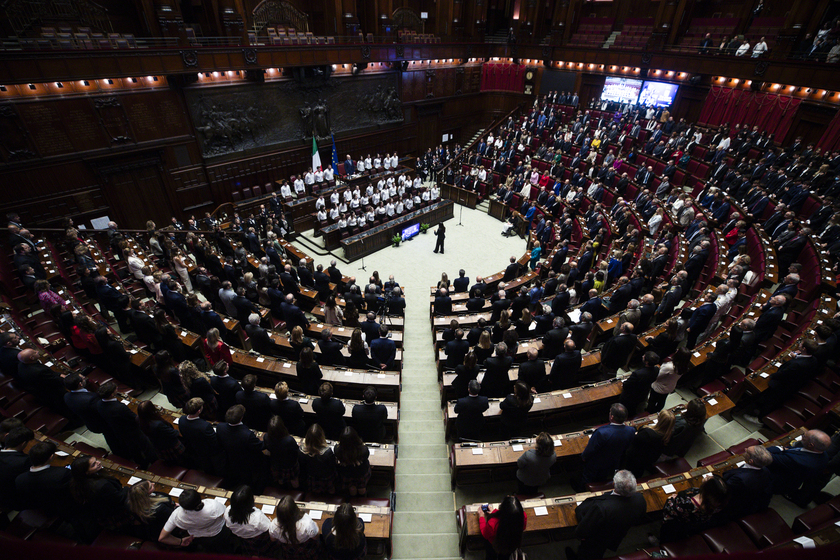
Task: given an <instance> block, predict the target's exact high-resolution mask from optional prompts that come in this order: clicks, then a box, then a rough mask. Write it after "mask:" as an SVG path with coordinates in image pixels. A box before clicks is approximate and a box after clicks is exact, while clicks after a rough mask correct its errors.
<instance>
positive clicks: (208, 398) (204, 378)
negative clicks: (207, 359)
mask: <svg viewBox="0 0 840 560" xmlns="http://www.w3.org/2000/svg"><path fill="white" fill-rule="evenodd" d="M178 373H179V374H180V375H181V381H182V382H183V383H184V387H186V388H187V390H188V391H189V392H190V398H196V397H198V398H200V399H201V400H203V401H204V410H203V412H202V413H201V417H202V418H204V419H205V420H214V419H215V418H216V410H218V408H219V403H218V401H217V400H216V391H214V390H213V387H211V386H210V376H209V375H207V374H206V373H204V372H203V371H200V370H199V369H198V368H197V367H196V365H195V364H194V363H192V362H191V361H189V360H184V361H183V362H181V364H180V365H179V366H178Z"/></svg>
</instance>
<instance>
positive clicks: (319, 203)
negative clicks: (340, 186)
mask: <svg viewBox="0 0 840 560" xmlns="http://www.w3.org/2000/svg"><path fill="white" fill-rule="evenodd" d="M326 207H327V203H326V201H325V200H324V197H323V195H322V196H319V197H318V200H316V201H315V209H316V210H320V209H322V208H326Z"/></svg>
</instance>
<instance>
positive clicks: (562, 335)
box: [540, 327, 569, 360]
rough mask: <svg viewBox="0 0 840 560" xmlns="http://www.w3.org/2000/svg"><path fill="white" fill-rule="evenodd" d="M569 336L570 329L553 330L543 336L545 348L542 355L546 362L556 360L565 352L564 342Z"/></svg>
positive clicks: (541, 352)
mask: <svg viewBox="0 0 840 560" xmlns="http://www.w3.org/2000/svg"><path fill="white" fill-rule="evenodd" d="M568 336H569V329H568V328H567V327H563V328H562V329H551V330H549V331H548V332H547V333H545V334H544V335H543V339H542V343H543V347H542V350H541V351H540V355H541V356H542V357H543V358H545V359H546V360H551V359H554V358H555V357H556V356H557V354H559V353H560V352H562V351H563V342H564V341H565V340H566V338H568Z"/></svg>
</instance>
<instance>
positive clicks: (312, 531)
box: [268, 513, 318, 544]
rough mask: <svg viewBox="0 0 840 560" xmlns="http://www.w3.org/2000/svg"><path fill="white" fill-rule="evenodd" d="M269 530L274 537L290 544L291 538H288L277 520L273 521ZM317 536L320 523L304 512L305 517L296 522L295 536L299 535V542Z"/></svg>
mask: <svg viewBox="0 0 840 560" xmlns="http://www.w3.org/2000/svg"><path fill="white" fill-rule="evenodd" d="M268 532H269V534H270V535H271V538H272V539H274V540H276V541H279V542H281V543H283V544H289V540H288V539H287V538H286V535H285V534H284V533H283V530H282V529H281V528H280V525H278V524H277V521H276V520H275V521H274V522H273V523H271V527H270V528H269V530H268ZM317 536H318V525H317V524H316V523H315V522H314V521H312V518H311V517H309V514H308V513H304V514H303V517H301V518H300V519H298V521H297V523H295V537H297V541H298V543H305V542H306V541H308V540H310V539H314V538H315V537H317Z"/></svg>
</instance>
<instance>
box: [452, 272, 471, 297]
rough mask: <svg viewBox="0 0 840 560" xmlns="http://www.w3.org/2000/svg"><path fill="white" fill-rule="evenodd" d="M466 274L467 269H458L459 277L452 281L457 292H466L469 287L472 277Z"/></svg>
mask: <svg viewBox="0 0 840 560" xmlns="http://www.w3.org/2000/svg"><path fill="white" fill-rule="evenodd" d="M466 274H467V273H466V271H465V270H464V269H463V268H462V269H461V270H459V271H458V278H456V279H455V280H453V281H452V287H453V288H454V291H455V293H461V292H466V291H467V289H469V286H470V278H469V276H466Z"/></svg>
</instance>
